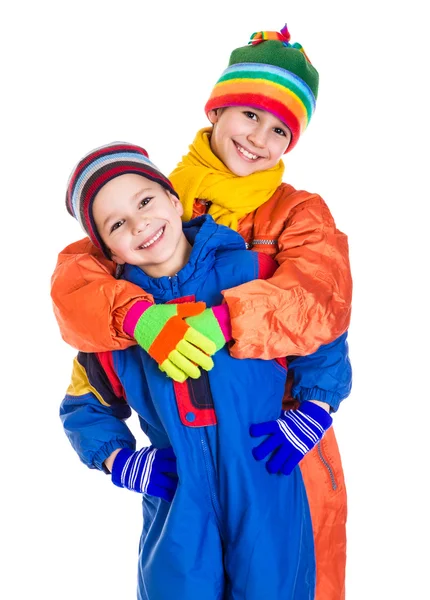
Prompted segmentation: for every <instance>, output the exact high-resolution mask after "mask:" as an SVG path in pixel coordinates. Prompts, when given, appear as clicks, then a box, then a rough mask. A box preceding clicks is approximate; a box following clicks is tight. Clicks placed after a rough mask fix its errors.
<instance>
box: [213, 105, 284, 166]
mask: <svg viewBox="0 0 430 600" xmlns="http://www.w3.org/2000/svg"><path fill="white" fill-rule="evenodd" d="M208 117H209V120H210V122H211V123H212V124H213V129H212V134H211V139H210V144H211V148H212V152H213V153H214V154H215V155H216V156H217V157H218V158H219V159H220V160H221V161H222V162H223V163H224V164H225V166H226V167H227V168H228V169H230V171H231V172H232V173H234V174H235V175H239V176H241V177H244V176H246V175H251V174H252V173H255V172H257V171H265V170H266V169H270V168H272V167H274V166H275V165H276V164H277V163H278V162H279V160H280V159H281V157H282V155H283V154H284V152H285V150H286V149H287V148H288V145H289V143H290V141H291V132H290V130H289V129H288V127H287V126H286V125H285V124H284V123H282V121H280V120H279V119H277V118H276V117H275V116H274V115H272V113H269V112H267V111H265V110H259V109H256V108H251V107H248V106H228V107H226V108H219V109H217V110H211V111H210V112H209V115H208Z"/></svg>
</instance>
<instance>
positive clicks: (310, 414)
mask: <svg viewBox="0 0 430 600" xmlns="http://www.w3.org/2000/svg"><path fill="white" fill-rule="evenodd" d="M332 423H333V419H332V418H331V416H330V415H329V414H328V412H327V411H325V410H324V409H323V408H321V407H320V406H318V405H317V404H314V403H313V402H302V404H301V405H300V408H298V409H297V410H285V411H282V412H281V416H280V418H279V419H277V420H276V421H267V422H266V423H259V424H257V425H251V427H250V430H249V432H250V434H251V435H252V437H260V436H262V435H268V436H269V437H268V438H267V439H266V440H264V442H261V444H260V445H259V446H256V447H255V448H254V449H253V450H252V454H253V456H254V458H255V460H262V459H263V458H266V456H268V455H269V454H271V456H270V458H269V460H268V461H267V463H266V468H267V470H268V471H269V473H283V474H284V475H289V474H290V473H291V472H292V470H293V469H294V467H296V466H297V465H298V463H299V462H300V461H301V459H302V458H303V457H304V455H305V454H307V453H308V452H309V450H312V448H313V447H314V446H315V445H316V444H317V443H318V442H319V441H320V440H321V439H322V437H323V435H324V433H325V432H326V431H327V429H328V428H329V427H330V426H331V424H332Z"/></svg>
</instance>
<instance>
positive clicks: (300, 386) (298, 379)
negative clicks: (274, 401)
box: [288, 333, 352, 412]
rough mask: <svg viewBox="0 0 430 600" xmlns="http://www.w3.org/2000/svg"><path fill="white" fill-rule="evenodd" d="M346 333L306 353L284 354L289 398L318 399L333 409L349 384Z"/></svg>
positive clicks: (349, 373) (300, 399) (349, 388)
mask: <svg viewBox="0 0 430 600" xmlns="http://www.w3.org/2000/svg"><path fill="white" fill-rule="evenodd" d="M347 335H348V334H347V333H344V334H342V335H341V336H340V337H338V338H337V339H336V340H335V341H334V342H331V343H330V344H324V345H322V346H320V347H319V348H318V350H317V351H316V352H314V353H313V354H310V355H308V356H299V357H289V358H288V368H289V371H290V372H292V374H293V386H292V390H291V395H292V397H293V398H295V399H296V400H298V401H299V402H305V401H306V400H320V401H321V402H326V403H327V404H329V405H330V408H331V411H332V412H335V411H337V409H338V408H339V405H340V403H341V401H342V400H344V399H345V398H346V397H347V396H349V394H350V391H351V385H352V372H351V363H350V361H349V356H348V343H347Z"/></svg>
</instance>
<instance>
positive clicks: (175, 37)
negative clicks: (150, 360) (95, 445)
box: [0, 0, 430, 600]
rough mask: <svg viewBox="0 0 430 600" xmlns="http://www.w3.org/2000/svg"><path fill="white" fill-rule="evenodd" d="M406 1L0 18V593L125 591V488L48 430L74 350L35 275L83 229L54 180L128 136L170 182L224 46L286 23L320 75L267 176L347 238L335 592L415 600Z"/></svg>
mask: <svg viewBox="0 0 430 600" xmlns="http://www.w3.org/2000/svg"><path fill="white" fill-rule="evenodd" d="M417 4H418V3H414V2H408V3H405V4H404V5H403V6H402V7H401V8H398V9H397V8H396V6H400V5H399V4H398V3H395V2H381V1H379V2H378V1H377V0H373V1H372V2H371V1H370V0H364V1H361V2H353V3H352V2H345V1H341V0H339V1H330V0H326V1H324V2H321V1H320V0H307V1H306V2H303V1H302V2H299V1H296V2H285V1H284V2H278V1H274V0H270V1H266V2H262V1H260V2H255V1H248V2H246V3H245V2H235V1H234V0H228V1H225V2H224V1H218V2H216V3H208V2H205V1H204V0H202V1H200V2H166V1H164V2H156V1H154V2H144V0H140V2H137V1H131V0H123V1H122V2H110V1H104V2H96V1H91V0H87V2H85V3H84V2H78V1H75V2H69V3H67V4H66V3H64V2H45V1H43V0H39V1H38V2H29V1H27V2H25V1H24V2H20V3H18V2H16V3H8V8H7V9H6V11H5V10H4V9H3V11H2V15H1V18H0V21H1V35H0V43H1V46H2V47H1V63H2V71H1V73H2V74H1V88H2V91H1V96H0V102H1V106H2V108H1V113H0V114H1V137H0V152H1V161H0V169H1V183H0V190H1V211H2V215H3V220H2V235H1V256H2V275H3V276H2V294H1V303H2V310H1V327H2V334H3V335H2V342H3V343H2V357H3V358H2V361H1V365H2V377H1V391H2V393H1V400H0V401H1V406H2V411H1V432H2V435H1V447H2V450H1V451H2V459H3V460H2V469H1V471H0V479H1V489H2V492H1V496H0V498H1V511H0V515H1V520H2V524H1V532H0V544H1V546H2V548H1V553H2V557H3V558H2V569H1V570H2V575H1V579H0V596H1V598H3V599H5V600H15V599H17V600H23V599H24V598H44V599H51V598H55V599H58V598H61V599H62V600H69V599H72V598H73V599H74V598H78V597H79V598H80V599H81V600H90V599H91V600H98V599H103V600H110V599H115V600H118V598H121V600H132V599H133V598H134V597H135V573H136V562H137V543H138V538H139V534H140V526H141V517H140V504H139V497H138V496H137V495H133V494H131V493H129V494H128V493H127V492H126V491H124V490H119V489H116V488H114V486H112V485H111V483H110V480H109V478H108V477H106V476H105V475H103V474H101V473H98V472H95V471H90V470H88V469H86V468H85V467H84V466H83V465H82V464H81V463H80V462H79V460H78V458H77V456H76V455H75V454H74V452H73V451H72V449H71V447H70V445H69V442H68V441H67V439H66V437H65V435H64V434H63V431H62V427H61V423H60V420H59V418H58V408H59V404H60V402H61V400H62V398H63V395H64V393H65V390H66V387H67V385H68V382H69V377H70V372H71V361H72V357H73V356H74V354H75V352H74V350H73V349H71V348H69V347H67V346H66V344H65V343H64V342H63V341H62V340H61V338H60V335H59V332H58V328H57V325H56V322H55V320H54V317H53V314H52V309H51V304H50V297H49V289H50V275H51V273H52V271H53V269H54V266H55V262H56V256H57V253H58V252H59V251H60V250H61V249H62V248H63V247H64V246H66V245H67V244H68V243H70V242H72V241H73V240H75V239H77V238H79V237H81V231H80V229H79V227H78V225H77V223H76V222H75V221H74V220H73V219H72V218H71V217H70V216H69V215H68V214H67V212H66V209H65V206H64V196H65V188H66V182H67V178H68V175H69V172H70V171H71V169H72V167H73V166H74V164H75V163H76V162H77V160H78V159H79V158H80V157H81V156H82V155H83V154H84V153H86V152H87V151H89V150H90V149H92V148H94V147H95V146H99V145H101V144H104V143H108V142H110V141H114V140H126V141H130V142H134V143H137V144H141V145H143V146H144V147H146V148H147V149H148V151H149V153H150V156H151V158H152V159H153V161H154V162H155V163H156V164H157V165H158V166H159V168H160V169H162V170H164V171H165V172H166V173H169V172H170V170H171V169H172V168H173V167H174V165H175V164H176V162H177V160H179V158H180V157H181V156H182V155H183V154H184V153H185V152H186V151H187V146H188V144H189V143H190V142H191V141H192V139H193V136H194V133H195V132H196V131H197V129H199V128H200V127H202V126H205V125H206V124H207V121H206V118H205V115H204V112H203V106H204V103H205V101H206V100H207V97H208V95H209V93H210V90H211V88H212V86H213V85H214V83H215V81H216V80H217V78H218V76H219V75H220V73H221V71H222V70H223V69H224V67H225V66H226V65H227V61H228V57H229V53H230V51H231V50H232V49H233V48H235V47H237V46H241V45H245V44H246V43H247V42H248V39H249V36H250V35H251V34H252V33H253V32H254V31H258V30H262V29H263V30H264V29H265V30H269V29H275V30H279V29H280V28H281V27H282V26H283V24H284V23H285V21H287V23H288V26H289V29H290V32H291V36H292V41H299V42H300V43H302V44H303V46H304V48H305V50H306V52H307V53H308V55H309V57H310V58H311V60H312V62H313V63H314V64H315V66H316V67H317V69H318V70H319V72H320V82H321V83H320V92H319V99H318V103H317V110H316V113H315V116H314V118H313V121H312V123H311V126H310V128H309V130H308V131H307V132H306V133H305V135H304V136H303V138H302V140H301V141H300V142H299V144H298V146H297V148H296V149H295V150H294V151H293V152H292V154H291V155H287V158H286V173H285V180H286V181H288V182H290V183H291V184H293V185H294V186H296V187H298V188H303V189H307V190H308V191H310V192H318V193H320V194H321V195H322V196H323V197H324V199H325V200H326V201H327V203H328V205H329V207H330V209H331V211H332V213H333V215H334V217H335V219H336V222H337V225H338V227H339V228H340V229H341V230H343V231H345V232H346V233H347V234H348V236H349V240H350V250H351V263H352V270H353V277H354V285H355V287H354V303H353V318H352V324H351V329H350V338H349V339H350V350H351V360H352V363H353V368H354V389H353V393H352V394H351V396H350V398H349V399H348V400H346V401H345V402H344V403H343V404H342V406H341V409H340V410H339V412H338V413H337V414H336V416H335V420H336V430H337V436H338V440H339V444H340V447H341V452H342V457H343V462H344V468H345V473H346V478H347V485H348V491H349V520H348V542H349V543H348V569H347V600H362V599H363V598H366V599H367V600H380V599H382V598H383V599H385V598H387V599H388V598H389V599H404V598H408V599H409V598H414V599H415V598H423V597H428V596H427V595H428V577H427V573H428V559H429V552H428V539H429V533H430V531H429V519H428V512H429V509H428V506H429V496H428V492H427V491H425V490H424V487H425V486H426V489H428V487H427V485H426V481H425V480H426V476H427V474H428V472H429V467H428V461H427V460H426V459H428V449H427V448H428V445H427V439H428V435H429V433H428V432H429V431H430V419H429V411H428V404H429V401H430V391H429V384H428V380H427V375H428V373H429V371H430V369H429V366H428V363H429V358H430V356H429V351H428V339H429V319H428V312H429V302H428V296H427V293H426V292H425V289H426V288H427V287H428V273H429V252H428V241H427V240H428V237H429V236H428V214H429V211H428V202H429V186H428V182H427V174H428V160H429V152H428V145H427V140H428V135H429V131H428V96H429V94H428V92H429V89H428V70H429V51H428V46H427V45H426V44H427V41H426V40H425V39H424V31H425V22H426V20H425V19H424V16H423V14H419V13H418V12H417V8H416V5H417ZM422 4H423V5H424V3H422ZM426 129H427V131H426ZM132 428H133V429H134V431H135V432H136V424H135V422H133V421H132ZM143 441H144V440H143V436H139V443H142V442H143ZM426 559H427V560H426ZM262 600H266V599H262ZM267 600H270V599H267Z"/></svg>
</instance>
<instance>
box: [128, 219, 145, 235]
mask: <svg viewBox="0 0 430 600" xmlns="http://www.w3.org/2000/svg"><path fill="white" fill-rule="evenodd" d="M148 224H149V221H148V219H147V218H145V217H143V216H142V217H140V216H138V217H135V218H134V219H133V222H132V224H131V233H132V234H133V235H139V234H140V233H142V231H143V230H144V229H145V228H146V227H148Z"/></svg>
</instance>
